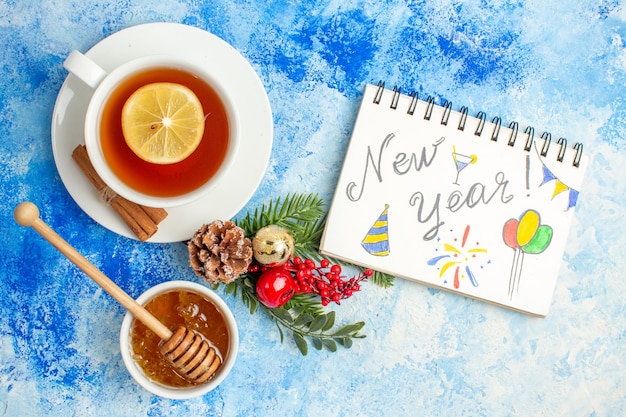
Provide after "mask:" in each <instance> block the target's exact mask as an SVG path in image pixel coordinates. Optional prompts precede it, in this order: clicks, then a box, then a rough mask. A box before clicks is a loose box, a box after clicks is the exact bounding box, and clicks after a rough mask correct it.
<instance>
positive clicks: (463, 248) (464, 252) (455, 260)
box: [426, 225, 487, 289]
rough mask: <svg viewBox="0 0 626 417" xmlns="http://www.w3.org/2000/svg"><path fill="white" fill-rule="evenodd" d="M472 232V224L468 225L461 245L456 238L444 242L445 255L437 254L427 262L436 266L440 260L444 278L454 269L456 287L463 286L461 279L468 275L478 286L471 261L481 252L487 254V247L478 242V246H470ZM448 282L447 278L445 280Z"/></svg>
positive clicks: (440, 274) (440, 273)
mask: <svg viewBox="0 0 626 417" xmlns="http://www.w3.org/2000/svg"><path fill="white" fill-rule="evenodd" d="M469 233H470V226H469V225H467V226H466V227H465V230H464V232H463V238H462V239H461V245H460V246H458V243H457V242H458V239H454V242H453V243H444V245H443V250H444V251H445V252H446V254H445V255H440V256H435V257H434V258H431V259H429V260H428V261H427V262H426V263H427V264H428V265H430V266H436V265H437V264H439V263H440V262H442V263H443V264H442V265H441V268H439V277H440V278H444V277H445V276H446V275H449V274H448V271H454V279H453V285H454V289H459V287H460V286H461V280H462V279H464V278H465V277H467V278H468V279H469V281H470V283H471V284H472V285H473V286H474V287H478V280H477V279H476V275H475V274H474V272H473V271H472V270H471V268H470V264H471V263H472V262H471V261H472V260H474V259H475V258H477V256H478V255H479V254H486V253H487V249H485V248H481V247H479V246H478V242H476V246H473V247H471V248H468V238H469ZM444 279H445V278H444ZM444 283H447V280H446V281H444Z"/></svg>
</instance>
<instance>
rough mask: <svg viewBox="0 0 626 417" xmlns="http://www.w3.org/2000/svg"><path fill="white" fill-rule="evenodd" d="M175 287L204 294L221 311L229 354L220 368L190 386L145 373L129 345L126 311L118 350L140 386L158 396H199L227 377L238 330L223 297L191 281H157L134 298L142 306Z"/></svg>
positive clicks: (235, 348) (177, 397)
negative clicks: (163, 381)
mask: <svg viewBox="0 0 626 417" xmlns="http://www.w3.org/2000/svg"><path fill="white" fill-rule="evenodd" d="M177 289H183V290H187V291H191V292H196V293H199V294H201V295H203V296H204V297H206V298H207V299H209V300H210V301H212V302H213V304H214V305H215V306H216V307H217V309H218V310H219V311H221V312H222V314H223V315H224V319H225V321H226V324H227V326H228V330H229V333H230V334H229V336H230V337H229V340H230V346H229V348H228V354H227V355H226V357H225V358H224V362H223V363H222V365H221V366H220V367H219V369H218V370H217V372H216V374H215V375H214V376H213V378H211V379H210V380H209V381H208V382H207V383H205V384H202V385H196V386H193V387H190V388H178V387H171V386H166V385H164V384H161V383H158V382H155V381H153V380H152V379H150V378H148V377H147V376H146V375H145V374H144V372H143V370H142V369H141V368H140V367H139V365H137V363H136V362H135V361H134V360H133V352H132V347H131V344H130V327H131V323H132V321H133V319H134V317H133V315H132V314H131V313H126V316H125V317H124V320H123V321H122V329H121V331H120V350H121V353H122V359H123V360H124V365H126V369H128V372H129V373H130V374H131V376H132V377H133V379H134V380H135V381H136V382H137V383H138V384H139V385H141V386H142V387H143V388H145V389H146V390H148V391H150V392H151V393H153V394H155V395H158V396H160V397H164V398H170V399H175V400H182V399H188V398H194V397H199V396H202V395H204V394H206V393H207V392H209V391H212V390H213V389H215V388H216V387H217V386H218V385H219V384H220V383H221V382H222V381H223V380H224V378H226V376H228V374H229V373H230V371H231V369H232V368H233V365H234V364H235V360H236V358H237V351H238V350H239V331H238V330H237V323H236V322H235V317H234V316H233V314H232V312H231V311H230V309H229V308H228V306H227V305H226V303H225V302H224V300H222V299H221V298H220V297H219V296H218V295H217V294H215V292H213V291H212V290H211V289H210V288H208V287H205V286H203V285H200V284H197V283H194V282H189V281H169V282H164V283H162V284H158V285H156V286H154V287H152V288H150V289H149V290H147V291H146V292H144V293H143V294H141V296H139V298H137V302H138V303H139V304H141V305H145V304H146V303H147V302H148V301H150V300H151V299H152V298H154V297H155V296H156V295H158V294H160V293H163V292H169V291H172V290H177Z"/></svg>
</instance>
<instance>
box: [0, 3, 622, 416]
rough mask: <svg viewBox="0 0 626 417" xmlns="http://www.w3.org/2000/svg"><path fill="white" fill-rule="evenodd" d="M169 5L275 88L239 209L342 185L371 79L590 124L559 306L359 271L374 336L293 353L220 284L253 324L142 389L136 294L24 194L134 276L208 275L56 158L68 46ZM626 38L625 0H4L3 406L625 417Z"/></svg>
mask: <svg viewBox="0 0 626 417" xmlns="http://www.w3.org/2000/svg"><path fill="white" fill-rule="evenodd" d="M156 21H170V22H179V23H185V24H188V25H192V26H196V27H199V28H202V29H205V30H207V31H210V32H212V33H214V34H216V35H217V36H219V37H221V38H222V39H224V40H226V41H227V42H229V43H230V44H231V45H233V46H234V47H235V48H236V49H237V50H238V51H239V52H240V53H241V54H242V55H243V56H244V57H246V58H247V59H248V60H249V61H250V63H251V64H252V66H253V67H254V69H255V70H256V72H257V73H258V74H259V77H260V78H261V80H262V82H263V85H264V86H265V89H266V91H267V93H268V96H269V99H270V103H271V106H272V110H273V115H274V132H275V136H274V145H273V149H272V156H271V160H270V164H269V166H268V169H267V171H266V173H265V176H264V177H263V179H262V182H261V185H260V187H259V188H258V190H257V192H256V193H255V195H254V196H253V197H252V199H251V200H250V202H249V204H248V205H247V206H246V207H245V208H244V209H243V211H242V212H241V214H240V215H242V214H245V213H246V212H247V211H249V210H253V209H254V208H255V207H257V206H259V205H260V204H262V203H263V202H267V201H269V200H270V199H273V198H276V197H278V196H281V195H285V194H287V193H289V192H318V193H319V194H320V196H322V197H323V198H324V199H325V200H326V201H327V202H330V199H331V197H332V194H333V192H334V185H335V182H336V180H337V177H338V175H339V170H340V168H341V163H342V160H343V155H344V152H345V149H346V146H347V143H348V139H349V135H350V130H351V127H352V124H353V123H354V119H355V116H356V111H357V107H358V104H359V100H360V96H361V91H362V88H363V86H364V84H365V83H367V82H370V83H376V82H377V81H378V80H385V81H386V82H387V85H401V86H403V87H404V90H405V91H406V90H412V89H413V90H417V91H418V92H420V94H422V95H428V94H431V95H434V96H436V97H437V100H438V101H439V102H440V101H442V100H444V99H446V100H451V101H452V102H453V103H454V104H455V106H456V105H457V104H458V105H459V106H460V105H461V104H464V105H467V106H468V107H469V109H470V112H471V113H476V112H477V111H479V110H483V111H485V112H486V113H487V115H488V117H490V116H491V117H492V116H495V115H499V116H501V117H502V119H503V121H512V120H515V121H518V122H519V123H520V125H521V126H525V125H533V126H534V127H535V129H536V130H538V131H543V130H550V131H551V132H552V134H553V137H554V136H557V137H560V136H564V137H567V138H568V140H569V141H570V143H573V142H577V141H582V142H584V145H585V152H587V154H589V155H590V156H591V157H592V163H591V165H590V167H589V169H588V170H587V176H586V179H585V183H584V185H583V189H582V193H581V197H580V199H579V203H578V206H577V207H576V220H575V222H574V224H573V225H572V228H571V233H570V241H569V243H568V246H567V250H566V253H565V256H564V259H563V264H562V268H561V274H560V277H559V281H558V284H557V287H556V291H555V294H554V301H553V304H552V308H551V311H550V314H549V315H548V317H547V318H545V319H536V318H531V317H528V316H525V315H522V314H519V313H516V312H512V311H508V310H504V309H501V308H497V307H494V306H491V305H488V304H484V303H480V302H477V301H473V300H469V299H465V298H462V297H459V296H456V295H453V294H449V293H445V292H441V291H436V290H430V289H427V288H425V287H423V286H420V285H418V284H415V283H410V282H405V281H402V280H399V279H397V280H396V281H395V285H394V286H393V287H392V288H391V289H382V288H380V287H377V286H375V285H372V284H365V285H364V288H363V291H362V292H361V293H358V294H357V295H356V296H354V297H353V298H352V299H350V300H348V301H346V302H345V303H342V306H340V307H337V314H338V320H340V321H345V322H354V321H359V320H364V321H365V322H366V326H365V328H364V333H365V334H367V338H365V339H362V340H357V341H355V343H354V346H353V347H352V348H351V349H343V348H340V349H339V350H338V351H337V352H335V353H330V352H328V351H321V352H318V351H315V350H313V351H311V352H310V353H309V355H308V356H306V357H302V356H301V355H300V354H299V353H298V351H297V349H296V347H295V346H294V345H293V344H292V343H291V342H290V341H286V342H285V343H282V344H281V342H280V339H279V334H278V332H277V330H276V327H275V325H274V324H273V323H272V322H270V320H269V319H268V318H267V316H265V315H264V314H263V313H261V312H259V313H257V314H255V315H250V314H249V312H248V310H247V308H246V307H245V306H244V305H243V304H242V303H241V301H240V300H239V299H235V298H232V297H231V296H226V295H224V294H223V293H222V295H223V296H224V298H225V300H226V302H227V303H228V304H229V305H230V306H231V308H232V310H233V312H234V314H235V316H236V319H237V321H238V324H239V329H240V335H241V345H240V347H241V349H240V352H239V357H238V361H237V363H236V365H235V368H234V370H233V372H232V374H231V375H230V376H229V378H228V379H227V380H226V381H225V382H224V383H223V384H222V385H221V386H220V387H219V388H218V389H217V390H215V391H213V392H211V393H209V394H208V395H206V396H204V397H202V398H198V399H194V400H187V401H171V400H166V399H162V398H159V397H155V396H152V395H151V394H149V393H148V392H146V391H145V390H143V389H142V388H140V387H139V386H138V385H137V384H135V383H134V382H133V380H132V379H131V377H130V376H129V375H128V373H127V372H126V370H125V368H124V366H123V363H122V360H121V356H120V352H119V345H118V340H119V337H118V334H119V326H120V324H121V321H122V317H123V315H124V310H123V309H122V308H121V307H120V306H119V305H118V304H117V303H116V302H115V301H113V300H112V299H111V298H110V297H109V296H108V295H107V294H106V293H104V292H102V291H101V290H99V289H97V288H96V287H95V285H94V284H93V283H92V282H91V281H90V280H89V279H88V278H86V277H85V276H84V275H83V274H82V273H80V272H78V270H77V269H76V268H75V267H74V266H73V265H71V264H69V262H68V261H67V260H65V258H63V257H62V256H61V255H60V254H58V253H57V252H56V250H54V249H53V248H52V247H51V246H50V245H49V244H48V243H46V242H45V241H44V240H43V239H41V238H40V237H39V236H38V235H37V234H36V233H35V232H34V231H32V230H29V229H25V228H22V227H19V226H17V225H16V224H15V222H14V221H13V217H12V213H13V209H14V208H15V206H16V205H17V204H18V203H19V202H21V201H23V200H31V201H33V202H35V203H37V204H38V205H39V206H40V207H42V217H43V219H44V220H45V221H46V222H48V223H49V224H50V225H51V226H52V227H53V228H55V229H56V230H57V231H58V232H59V234H61V235H62V236H63V237H65V238H66V239H67V240H68V241H70V242H71V243H72V244H73V245H75V246H76V247H77V248H78V250H79V251H80V252H81V253H83V254H85V255H86V256H87V257H88V259H89V260H91V261H92V262H94V263H95V264H96V265H97V266H98V267H100V268H101V269H102V270H103V271H104V272H105V273H106V274H107V275H109V276H110V277H112V278H113V279H114V280H115V281H117V282H118V283H119V285H120V286H121V287H122V288H124V289H125V290H126V291H128V292H129V293H130V294H131V295H133V296H138V295H139V294H141V293H142V292H143V291H144V290H146V289H147V288H149V287H150V286H152V285H154V284H157V283H160V282H163V281H166V280H170V279H174V278H175V279H185V280H192V281H195V280H197V278H196V277H195V275H193V273H192V272H191V270H190V269H189V267H188V260H187V252H186V248H185V246H184V245H182V244H179V243H173V244H142V243H139V242H137V241H134V240H131V239H127V238H125V237H121V236H118V235H115V234H113V233H111V232H109V231H107V230H106V229H104V228H103V227H101V226H100V225H98V224H97V223H95V222H94V221H93V220H91V219H90V218H89V217H88V216H87V215H86V214H84V213H83V212H82V211H81V210H80V208H79V207H78V206H77V205H76V204H75V203H74V201H73V200H72V199H71V197H70V196H69V194H68V193H67V191H66V190H65V188H64V186H63V184H62V182H61V180H60V178H59V175H58V173H57V171H56V167H55V164H54V160H53V157H52V148H51V140H50V125H51V115H52V110H53V106H54V102H55V98H56V94H57V92H58V91H59V88H60V87H61V84H62V82H63V80H64V79H65V77H66V72H65V71H64V70H63V68H62V66H61V64H62V62H63V60H64V58H65V56H66V55H67V54H68V53H69V52H70V51H71V50H72V49H78V50H82V51H86V50H88V49H89V48H90V47H92V46H93V45H94V44H96V43H97V42H99V41H100V40H102V39H103V38H105V37H106V36H108V35H110V34H112V33H114V32H116V31H118V30H121V29H124V28H126V27H129V26H133V25H136V24H140V23H147V22H156ZM625 43H626V10H625V7H624V4H623V2H621V1H617V0H605V1H596V0H572V1H567V2H564V1H558V0H547V1H544V0H542V1H540V0H520V1H506V0H493V1H489V0H484V1H470V0H455V1H452V0H441V1H439V0H437V1H435V0H422V1H401V0H383V1H358V2H354V1H346V0H342V1H315V0H312V1H304V2H297V1H260V0H250V1H241V0H231V1H224V0H211V1H209V0H179V1H173V0H119V1H101V2H82V1H69V0H47V1H46V0H43V1H36V0H0V45H2V47H1V48H0V159H1V163H0V178H1V183H0V184H1V185H0V212H1V213H2V215H1V217H0V231H1V233H0V243H1V248H2V249H1V250H2V256H0V358H1V359H0V416H21V417H22V416H47V415H56V416H74V415H76V416H200V415H202V416H282V415H285V416H290V415H296V416H320V415H323V416H327V417H333V416H374V415H390V416H413V415H415V416H438V415H442V416H551V417H552V416H594V417H599V416H623V415H626V387H625V384H626V307H625V305H626V303H625V296H626V278H625V275H624V274H625V272H626V261H625V259H626V257H625V256H624V252H626V233H625V232H626V226H625V225H624V219H626V140H625V136H626V99H625V97H626V85H625V82H626V44H625ZM242 175H245V169H244V171H243V172H242Z"/></svg>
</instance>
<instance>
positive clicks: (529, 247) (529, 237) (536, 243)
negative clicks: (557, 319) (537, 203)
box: [502, 210, 553, 299]
mask: <svg viewBox="0 0 626 417" xmlns="http://www.w3.org/2000/svg"><path fill="white" fill-rule="evenodd" d="M552 233H553V231H552V227H550V226H548V225H545V224H541V216H540V215H539V213H538V212H537V211H535V210H526V211H525V212H524V213H522V215H521V216H520V217H519V219H509V220H507V221H506V223H504V228H503V229H502V237H503V238H504V243H505V244H506V245H507V246H508V247H510V248H511V249H513V250H514V251H515V254H514V255H513V265H512V266H511V276H510V277H509V298H510V299H513V295H514V294H516V293H517V292H519V285H520V278H521V275H522V267H523V265H524V254H527V253H528V254H531V255H536V254H539V253H542V252H543V251H545V250H546V249H547V248H548V246H550V242H551V241H552Z"/></svg>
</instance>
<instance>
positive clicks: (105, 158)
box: [63, 51, 239, 208]
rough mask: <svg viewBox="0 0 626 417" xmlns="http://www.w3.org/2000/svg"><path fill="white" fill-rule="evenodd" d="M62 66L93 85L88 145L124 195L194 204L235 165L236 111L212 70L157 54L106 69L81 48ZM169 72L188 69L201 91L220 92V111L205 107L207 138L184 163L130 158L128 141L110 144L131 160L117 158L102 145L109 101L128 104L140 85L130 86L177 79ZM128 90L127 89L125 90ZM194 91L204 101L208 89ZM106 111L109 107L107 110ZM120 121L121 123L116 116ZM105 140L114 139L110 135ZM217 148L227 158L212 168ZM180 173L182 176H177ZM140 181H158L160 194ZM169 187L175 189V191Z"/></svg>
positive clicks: (145, 201)
mask: <svg viewBox="0 0 626 417" xmlns="http://www.w3.org/2000/svg"><path fill="white" fill-rule="evenodd" d="M63 66H64V67H65V68H66V69H67V70H68V71H69V72H70V73H72V74H73V75H75V76H76V77H78V78H79V79H81V80H82V81H83V82H84V83H85V84H86V85H87V86H89V87H91V88H93V89H94V92H93V95H92V97H91V99H90V101H89V105H88V107H87V111H86V115H85V127H84V134H85V145H86V147H87V152H88V154H89V158H90V160H91V163H92V164H93V166H94V169H95V170H96V172H97V173H98V175H99V176H100V177H101V178H102V180H103V181H104V182H105V183H106V184H107V186H108V187H109V188H110V189H111V190H113V191H114V192H116V193H117V194H119V195H120V196H122V197H124V198H126V199H128V200H130V201H133V202H135V203H138V204H142V205H145V206H149V207H163V208H167V207H175V206H181V205H185V204H189V203H192V202H194V201H196V200H198V199H200V198H202V197H204V196H206V195H207V193H208V192H210V191H211V189H213V188H214V187H215V185H216V184H217V183H218V182H219V181H220V180H221V179H222V178H223V177H224V176H225V175H226V173H227V171H228V170H229V168H230V167H231V166H232V164H233V161H234V159H235V156H236V152H237V150H238V145H239V128H238V126H239V120H238V115H237V109H236V108H235V106H234V104H233V100H232V98H231V96H230V94H229V92H228V91H227V90H226V89H224V88H222V87H221V83H220V80H219V78H218V77H216V76H215V75H214V74H212V73H211V72H210V69H208V68H206V67H203V66H201V65H199V64H196V63H194V62H192V61H191V60H189V59H187V58H185V59H183V58H178V57H176V56H159V55H155V56H145V57H141V58H137V59H134V60H132V61H129V62H127V63H125V64H122V65H120V66H118V67H116V68H115V69H113V70H112V71H110V72H107V71H105V70H104V69H102V68H101V67H100V66H99V65H97V64H96V63H95V62H93V61H92V60H91V59H89V58H88V57H87V56H85V55H83V54H82V53H80V52H78V51H72V52H71V53H70V55H69V56H68V57H67V59H66V60H65V62H64V63H63ZM168 71H177V72H182V73H185V74H186V76H189V77H188V78H189V79H193V80H194V81H193V82H194V85H195V83H196V80H199V81H200V84H198V85H201V86H202V87H201V89H202V90H203V91H204V88H205V87H207V86H208V90H212V91H213V93H214V94H213V95H210V96H211V97H215V96H217V100H213V101H212V102H214V103H221V105H220V104H216V107H215V110H214V113H215V114H212V111H211V109H207V108H204V112H205V115H207V119H206V126H205V136H204V137H203V139H202V143H201V145H200V146H199V147H198V149H197V150H196V151H195V152H194V154H192V155H191V156H190V157H188V158H187V160H184V161H182V162H181V163H179V164H180V165H179V164H171V165H169V166H163V165H158V164H149V163H148V162H145V161H143V160H141V159H139V158H138V157H136V155H134V154H132V156H128V155H131V154H129V153H128V151H130V149H129V148H128V149H123V148H124V146H126V145H125V143H123V145H115V146H111V145H108V148H107V149H115V150H116V152H117V151H118V150H119V152H120V155H121V154H122V153H123V154H124V155H127V156H128V158H121V157H120V158H118V157H117V156H116V155H117V153H116V154H111V151H110V150H109V151H108V153H107V151H105V149H103V137H102V136H103V134H102V133H103V132H102V129H103V123H102V118H103V112H104V111H105V108H106V107H107V106H111V104H110V100H116V101H117V104H116V106H118V107H119V104H120V103H121V102H122V101H123V102H125V99H124V97H125V94H126V96H127V95H129V94H131V93H132V92H134V90H135V89H136V88H130V90H128V89H129V86H130V85H135V84H136V87H137V88H138V87H140V86H141V85H145V84H149V83H151V82H159V81H170V82H176V81H172V80H171V79H169V78H167V76H166V77H165V79H162V78H160V77H161V75H160V74H161V73H166V72H168ZM132 83H134V84H132ZM138 83H139V84H138ZM188 87H190V88H191V89H192V90H195V89H196V87H192V86H190V85H188ZM124 88H125V89H127V90H128V91H126V92H125V93H124V90H123V89H124ZM198 88H200V87H198ZM131 90H132V91H131ZM208 90H207V91H208ZM194 92H195V93H196V95H197V96H198V97H199V98H200V99H201V101H202V100H203V98H202V96H203V94H204V93H202V92H199V91H194ZM204 95H205V96H206V94H204ZM203 107H204V103H203ZM209 107H210V106H209ZM107 112H109V111H108V110H107ZM109 113H110V112H109ZM222 113H224V114H223V116H224V117H225V119H226V124H227V127H225V128H221V130H219V132H218V133H212V132H211V129H212V128H213V126H214V125H212V124H211V123H212V122H213V120H218V119H212V117H218V118H219V117H221V116H220V114H222ZM115 121H116V122H117V120H115ZM109 125H110V123H107V124H105V126H109ZM120 127H121V114H120ZM105 133H106V132H105ZM111 136H117V135H111ZM226 136H227V137H226ZM218 137H219V140H220V141H221V142H220V145H219V146H218V145H216V146H215V148H213V147H212V146H213V145H212V143H213V142H212V141H214V140H216V141H217V140H218V139H217V138H218ZM105 140H109V139H107V138H105ZM116 140H118V139H116ZM122 142H123V141H122ZM116 143H117V142H116ZM203 144H204V145H203ZM212 149H219V151H216V152H215V154H220V155H223V160H222V159H221V158H222V156H220V158H219V159H220V160H221V163H216V165H215V166H214V167H210V164H207V163H205V161H207V160H208V159H209V158H210V157H211V155H212V152H213V151H212ZM130 152H132V151H130ZM132 157H136V158H137V160H134V159H132ZM190 158H191V159H190ZM186 163H189V165H193V167H192V168H188V167H186V166H185V165H183V164H186ZM192 163H193V164H192ZM177 170H178V171H177ZM123 172H130V173H131V174H132V175H127V176H126V178H125V176H124V174H123ZM181 173H182V174H181ZM177 175H179V176H178V177H177ZM180 175H182V177H180ZM129 178H130V179H131V180H129ZM156 178H159V180H158V181H157V180H156ZM190 179H193V181H189V180H190ZM135 180H137V181H138V182H137V183H139V184H141V183H143V182H144V180H145V181H148V182H150V181H153V183H154V184H153V185H152V187H153V188H154V189H155V190H156V192H153V191H146V190H145V189H142V186H137V185H136V183H133V182H132V181H135ZM157 184H158V185H157ZM168 184H170V185H168ZM180 185H185V186H186V188H185V189H184V190H183V191H177V190H178V187H179V186H180ZM168 187H171V189H169V188H168ZM182 188H184V187H182Z"/></svg>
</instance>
